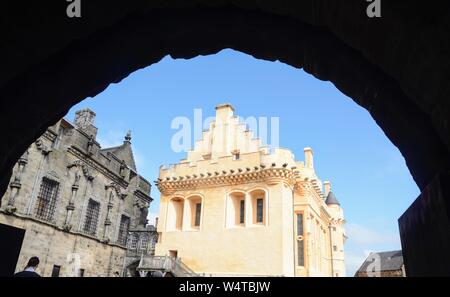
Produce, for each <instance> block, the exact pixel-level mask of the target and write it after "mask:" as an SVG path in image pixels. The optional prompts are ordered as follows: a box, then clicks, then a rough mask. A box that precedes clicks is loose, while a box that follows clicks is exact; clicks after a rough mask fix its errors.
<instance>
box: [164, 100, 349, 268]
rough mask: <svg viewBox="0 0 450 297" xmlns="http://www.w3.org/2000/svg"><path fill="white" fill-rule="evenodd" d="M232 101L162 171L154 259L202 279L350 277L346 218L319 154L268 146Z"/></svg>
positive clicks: (218, 110) (306, 149) (223, 106)
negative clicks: (320, 169)
mask: <svg viewBox="0 0 450 297" xmlns="http://www.w3.org/2000/svg"><path fill="white" fill-rule="evenodd" d="M233 112H234V109H233V107H232V106H231V105H229V104H224V105H219V106H217V107H216V117H215V121H213V122H212V123H211V124H210V128H209V130H208V131H205V132H203V139H202V140H200V141H198V142H196V144H195V147H194V149H193V150H192V151H189V152H188V155H187V158H186V159H185V160H182V161H181V162H180V163H178V164H175V165H172V166H170V167H168V168H165V167H161V168H160V175H159V178H158V180H157V186H158V189H159V190H160V192H161V202H160V211H159V221H158V225H157V232H158V243H157V244H156V251H155V255H156V256H171V257H172V258H178V259H181V260H180V261H182V263H183V264H184V265H186V266H187V267H189V268H190V269H192V270H193V271H194V272H195V273H197V274H199V275H208V276H209V275H211V276H344V275H345V265H344V241H345V231H344V214H343V210H342V208H341V206H340V204H339V202H338V201H337V199H336V197H335V195H334V194H333V192H331V190H330V183H329V182H323V183H322V182H321V181H320V180H319V178H318V176H317V175H316V172H315V170H314V164H313V152H312V150H311V149H310V148H305V150H304V154H305V161H304V162H299V161H296V160H295V158H294V155H293V154H292V152H291V151H289V150H287V149H283V148H276V149H273V150H271V149H269V148H267V147H263V146H262V145H261V142H260V140H259V139H255V138H253V134H252V132H250V131H248V130H247V129H246V125H245V124H243V123H240V122H239V119H238V118H237V117H236V116H234V115H233Z"/></svg>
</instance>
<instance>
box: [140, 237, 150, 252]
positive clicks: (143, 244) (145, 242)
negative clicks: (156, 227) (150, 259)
mask: <svg viewBox="0 0 450 297" xmlns="http://www.w3.org/2000/svg"><path fill="white" fill-rule="evenodd" d="M139 247H140V249H141V250H142V251H145V250H147V247H148V236H147V235H145V234H143V235H142V236H141V242H140V245H139Z"/></svg>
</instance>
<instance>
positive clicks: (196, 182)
mask: <svg viewBox="0 0 450 297" xmlns="http://www.w3.org/2000/svg"><path fill="white" fill-rule="evenodd" d="M254 170H255V171H252V170H251V169H250V168H246V169H245V170H243V169H231V170H228V171H221V172H217V171H216V172H214V173H209V172H207V173H205V174H203V173H202V174H200V175H196V174H193V175H192V176H190V175H187V176H178V177H172V178H169V177H167V178H166V180H162V179H158V180H157V181H155V184H156V186H157V187H158V189H159V191H160V192H161V193H162V194H164V195H168V194H171V193H173V192H175V191H179V190H189V189H197V188H204V187H218V186H224V185H238V184H245V183H252V182H264V183H266V184H268V185H274V184H278V183H284V184H285V185H287V186H290V187H293V186H294V184H295V174H294V172H293V171H292V170H290V169H286V168H268V169H261V170H260V169H259V167H255V168H254Z"/></svg>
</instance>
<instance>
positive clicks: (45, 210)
mask: <svg viewBox="0 0 450 297" xmlns="http://www.w3.org/2000/svg"><path fill="white" fill-rule="evenodd" d="M58 191H59V183H58V182H57V181H54V180H51V179H49V178H46V177H44V178H43V179H42V183H41V188H40V190H39V195H38V197H37V205H36V217H37V218H39V219H42V220H45V221H52V220H53V216H54V214H55V207H56V198H57V197H58Z"/></svg>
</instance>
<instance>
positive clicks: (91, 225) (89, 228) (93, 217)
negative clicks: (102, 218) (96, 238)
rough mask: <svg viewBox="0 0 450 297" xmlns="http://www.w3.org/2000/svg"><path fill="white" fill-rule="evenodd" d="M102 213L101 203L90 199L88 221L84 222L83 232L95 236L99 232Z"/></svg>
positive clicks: (87, 213) (87, 212)
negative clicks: (99, 217)
mask: <svg viewBox="0 0 450 297" xmlns="http://www.w3.org/2000/svg"><path fill="white" fill-rule="evenodd" d="M99 212H100V203H99V202H97V201H95V200H93V199H89V203H88V206H87V210H86V219H85V221H84V227H83V231H84V232H86V233H88V234H91V235H95V232H96V231H97V222H98V214H99Z"/></svg>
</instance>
